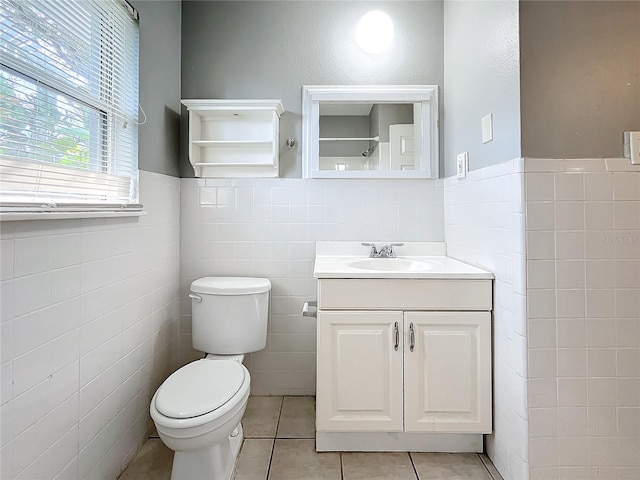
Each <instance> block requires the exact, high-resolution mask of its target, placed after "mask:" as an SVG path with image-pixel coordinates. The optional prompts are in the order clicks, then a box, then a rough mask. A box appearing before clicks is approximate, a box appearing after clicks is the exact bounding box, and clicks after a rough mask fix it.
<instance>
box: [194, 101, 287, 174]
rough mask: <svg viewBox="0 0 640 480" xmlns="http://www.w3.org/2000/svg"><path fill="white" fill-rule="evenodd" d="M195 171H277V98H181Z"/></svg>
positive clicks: (218, 172)
mask: <svg viewBox="0 0 640 480" xmlns="http://www.w3.org/2000/svg"><path fill="white" fill-rule="evenodd" d="M182 104H183V105H184V106H185V107H187V110H188V111H189V161H190V162H191V165H192V166H193V170H194V172H195V175H196V177H214V178H229V177H277V176H278V174H279V161H278V157H279V148H278V147H279V145H278V143H279V120H280V115H282V113H283V112H284V109H283V107H282V102H281V101H280V100H182Z"/></svg>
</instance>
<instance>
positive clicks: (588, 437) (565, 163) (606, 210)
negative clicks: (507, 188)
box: [525, 159, 640, 480]
mask: <svg viewBox="0 0 640 480" xmlns="http://www.w3.org/2000/svg"><path fill="white" fill-rule="evenodd" d="M525 172H526V173H525V176H526V208H527V225H526V235H527V298H528V308H527V311H528V318H529V332H528V338H529V344H528V346H529V415H530V420H531V422H530V429H529V437H530V438H529V442H530V452H531V478H532V479H533V478H535V479H544V480H558V479H568V478H602V479H607V480H613V479H631V478H640V167H635V166H631V165H630V163H629V160H627V159H584V160H573V159H572V160H558V159H552V160H545V159H526V160H525Z"/></svg>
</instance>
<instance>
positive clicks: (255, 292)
mask: <svg viewBox="0 0 640 480" xmlns="http://www.w3.org/2000/svg"><path fill="white" fill-rule="evenodd" d="M270 290H271V282H270V281H269V280H268V279H267V278H251V277H204V278H200V279H198V280H196V281H194V282H193V283H192V284H191V295H189V296H190V297H191V315H192V317H191V322H192V326H191V331H192V333H191V338H192V343H193V348H195V349H196V350H200V351H201V352H205V353H214V354H222V355H232V354H240V353H250V352H255V351H258V350H262V349H263V348H264V347H265V345H266V344H267V319H268V313H269V291H270Z"/></svg>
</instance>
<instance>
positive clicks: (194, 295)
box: [189, 293, 202, 303]
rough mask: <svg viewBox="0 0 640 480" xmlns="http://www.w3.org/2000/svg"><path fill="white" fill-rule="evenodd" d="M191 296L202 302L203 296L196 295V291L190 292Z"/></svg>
mask: <svg viewBox="0 0 640 480" xmlns="http://www.w3.org/2000/svg"><path fill="white" fill-rule="evenodd" d="M189 298H192V299H193V300H195V301H196V302H198V303H200V302H202V297H201V296H200V295H196V294H195V293H190V294H189Z"/></svg>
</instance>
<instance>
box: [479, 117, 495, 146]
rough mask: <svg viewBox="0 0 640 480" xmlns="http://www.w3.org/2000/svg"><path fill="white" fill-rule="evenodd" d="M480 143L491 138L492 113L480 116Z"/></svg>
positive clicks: (487, 141)
mask: <svg viewBox="0 0 640 480" xmlns="http://www.w3.org/2000/svg"><path fill="white" fill-rule="evenodd" d="M481 123H482V143H489V142H490V141H491V140H493V113H490V114H489V115H486V116H484V117H482V120H481Z"/></svg>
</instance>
